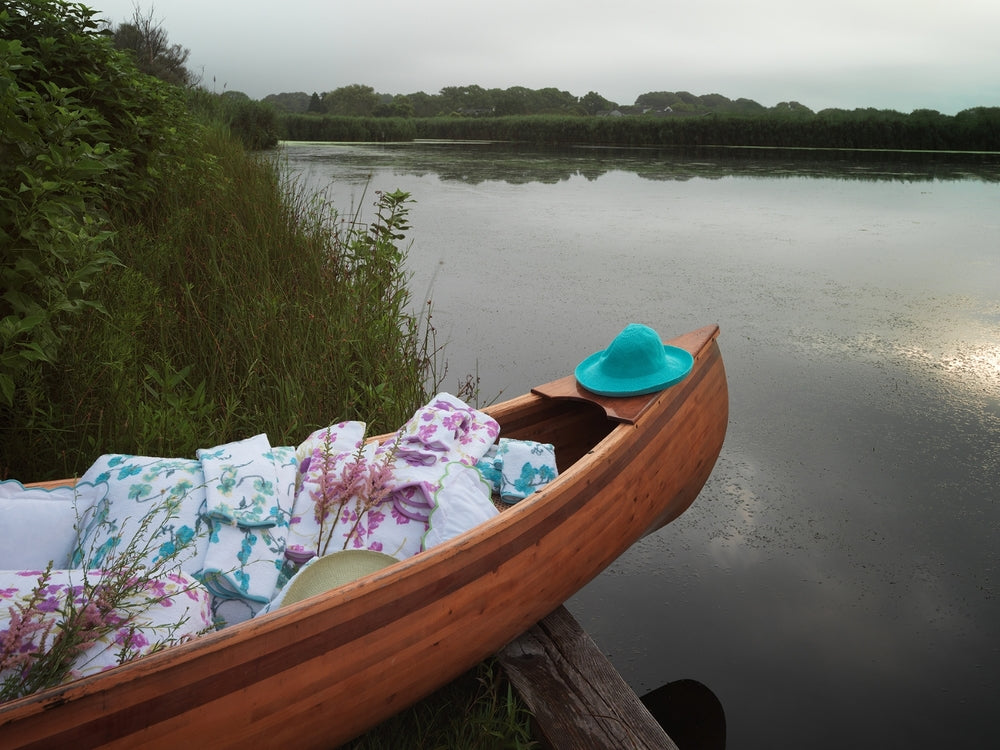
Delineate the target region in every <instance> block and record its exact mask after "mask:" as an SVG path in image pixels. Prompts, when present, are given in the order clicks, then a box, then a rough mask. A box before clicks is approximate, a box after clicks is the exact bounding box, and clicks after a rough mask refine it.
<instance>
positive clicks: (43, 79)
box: [0, 0, 181, 407]
mask: <svg viewBox="0 0 1000 750" xmlns="http://www.w3.org/2000/svg"><path fill="white" fill-rule="evenodd" d="M93 15H94V12H93V11H91V10H89V9H87V8H85V7H84V6H82V5H76V4H71V3H67V2H58V1H51V2H44V1H42V0H36V1H34V2H9V3H5V5H4V7H3V8H2V9H0V31H2V33H0V245H2V246H3V249H4V253H3V262H2V265H0V286H2V288H3V289H4V290H5V291H4V293H3V296H2V297H0V403H4V404H6V405H7V406H9V407H10V406H13V405H14V403H15V393H16V391H17V390H18V388H17V384H18V383H19V382H23V381H24V380H25V379H26V378H29V377H30V374H29V373H30V371H31V370H32V368H34V367H35V365H36V364H37V363H47V364H50V365H52V364H55V363H56V362H57V361H58V360H59V357H60V353H61V350H62V349H63V348H64V347H65V345H66V343H67V341H68V339H69V338H70V335H71V331H72V321H73V319H74V317H75V316H78V315H79V314H80V313H81V312H82V311H83V310H85V309H88V308H89V309H97V310H99V309H100V304H99V303H98V302H97V301H96V300H95V298H94V296H93V294H92V285H93V283H94V281H95V280H96V279H97V278H98V277H99V276H100V275H101V274H102V273H103V272H104V271H106V269H108V267H109V266H111V265H113V264H114V263H115V262H116V258H115V256H114V254H113V252H112V251H111V250H110V247H109V242H108V240H109V238H110V236H111V232H110V231H109V227H110V225H109V221H108V219H109V215H108V210H107V209H108V206H109V205H112V204H117V205H127V204H137V203H141V202H142V201H143V200H144V199H145V198H148V197H149V196H150V195H151V194H152V192H153V190H154V189H155V185H156V183H157V180H158V179H159V178H160V177H161V176H162V174H163V168H164V165H165V164H166V163H168V162H169V160H170V157H171V156H172V154H175V153H177V152H178V151H179V150H180V149H181V144H180V143H179V142H178V141H179V140H180V139H179V137H178V133H177V131H176V129H175V128H173V127H172V126H171V125H170V124H169V123H170V121H171V120H172V119H175V117H174V116H175V115H176V113H177V111H178V107H179V106H180V105H181V100H180V98H179V97H178V96H177V95H176V92H174V90H173V89H172V88H171V87H169V86H165V85H163V84H161V83H160V82H159V81H156V80H155V79H151V78H148V77H146V76H142V75H140V74H138V73H137V72H136V70H135V68H134V66H133V65H132V63H131V61H130V60H129V59H128V58H127V57H126V56H124V55H123V54H122V53H119V52H117V51H116V50H114V49H113V47H112V46H111V44H110V42H109V40H107V39H106V38H105V37H103V36H101V35H99V34H97V33H96V30H97V24H96V22H95V21H94V20H93ZM164 157H166V158H164Z"/></svg>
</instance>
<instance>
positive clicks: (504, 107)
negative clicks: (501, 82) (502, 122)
mask: <svg viewBox="0 0 1000 750" xmlns="http://www.w3.org/2000/svg"><path fill="white" fill-rule="evenodd" d="M491 93H492V94H493V102H494V107H495V114H496V115H497V116H498V117H504V116H507V115H526V114H528V112H529V99H530V97H531V93H532V92H531V91H529V90H528V89H526V88H524V86H512V87H510V88H509V89H507V90H505V91H501V90H500V89H492V90H491Z"/></svg>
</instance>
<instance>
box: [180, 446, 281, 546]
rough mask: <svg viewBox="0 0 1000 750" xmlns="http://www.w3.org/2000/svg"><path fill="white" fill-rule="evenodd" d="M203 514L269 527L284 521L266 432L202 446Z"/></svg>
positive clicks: (200, 453)
mask: <svg viewBox="0 0 1000 750" xmlns="http://www.w3.org/2000/svg"><path fill="white" fill-rule="evenodd" d="M197 455H198V459H199V460H200V461H201V468H202V471H203V472H204V474H205V500H206V507H205V515H207V516H208V517H209V518H212V519H215V520H218V521H221V522H222V523H225V524H229V525H237V524H238V525H240V526H245V527H249V526H265V527H271V526H275V525H278V524H281V523H285V522H287V519H286V518H285V515H286V513H287V511H288V510H290V508H288V507H287V505H286V507H285V508H284V509H283V508H282V507H281V505H280V499H279V497H278V493H279V489H278V486H277V484H278V472H277V470H276V468H275V466H274V454H273V453H272V452H271V444H270V443H269V442H268V440H267V435H255V436H254V437H252V438H247V439H246V440H240V441H238V442H235V443H227V444H226V445H221V446H218V447H216V448H208V449H206V448H202V449H200V450H199V451H198V453H197Z"/></svg>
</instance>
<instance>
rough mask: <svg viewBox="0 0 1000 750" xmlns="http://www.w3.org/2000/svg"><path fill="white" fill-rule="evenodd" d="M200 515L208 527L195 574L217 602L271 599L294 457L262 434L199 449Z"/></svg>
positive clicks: (291, 488)
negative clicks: (202, 493)
mask: <svg viewBox="0 0 1000 750" xmlns="http://www.w3.org/2000/svg"><path fill="white" fill-rule="evenodd" d="M198 459H199V460H200V461H201V467H202V471H203V473H204V475H205V506H204V509H203V516H204V517H205V518H206V519H207V520H208V521H209V522H210V523H211V525H212V530H211V536H210V537H209V544H208V549H207V550H206V552H205V558H204V563H203V566H202V569H201V571H200V573H199V575H198V577H199V578H200V579H201V581H202V582H203V583H204V584H205V586H207V587H208V589H209V590H210V591H211V592H212V594H213V595H215V596H216V597H218V598H220V599H246V600H249V601H251V602H260V603H265V602H268V601H270V599H271V596H272V595H273V594H274V589H275V586H276V585H277V582H278V574H279V573H280V571H281V566H282V554H283V552H284V550H285V543H286V537H287V535H288V522H289V517H290V516H291V510H292V502H293V498H294V487H295V473H296V459H295V456H294V452H293V451H292V449H291V448H272V447H271V444H270V443H269V442H268V440H267V436H266V435H255V436H254V437H252V438H247V439H246V440H239V441H237V442H234V443H227V444H225V445H220V446H217V447H215V448H211V449H202V450H199V451H198Z"/></svg>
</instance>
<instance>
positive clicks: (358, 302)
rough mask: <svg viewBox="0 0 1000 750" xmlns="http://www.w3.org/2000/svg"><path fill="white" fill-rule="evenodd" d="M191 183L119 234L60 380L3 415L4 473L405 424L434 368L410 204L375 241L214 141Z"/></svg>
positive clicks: (401, 202) (40, 473)
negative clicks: (348, 422)
mask: <svg viewBox="0 0 1000 750" xmlns="http://www.w3.org/2000/svg"><path fill="white" fill-rule="evenodd" d="M193 144H194V145H193V148H195V149H197V152H196V153H194V152H189V153H188V155H187V157H186V164H185V166H186V167H187V168H185V169H178V170H176V171H175V172H174V173H173V174H172V176H171V178H170V179H168V180H164V181H162V182H161V183H160V184H159V185H158V189H157V197H156V199H155V200H153V201H150V202H149V204H148V205H147V206H144V207H143V208H142V209H141V210H139V211H135V210H132V211H120V212H118V213H117V214H116V215H115V216H114V217H113V219H112V223H111V224H110V226H111V227H113V229H114V233H113V236H112V237H110V239H109V240H108V247H109V248H110V249H111V250H112V251H113V253H114V255H115V257H116V259H117V263H115V264H114V265H109V266H107V267H106V268H104V269H103V271H102V273H100V274H99V275H98V276H97V277H96V278H94V279H93V280H92V282H91V286H90V288H89V290H88V291H89V299H90V300H92V301H93V302H94V305H93V306H90V307H88V308H86V309H84V310H82V311H81V312H80V313H79V314H78V315H76V316H75V317H74V318H73V319H72V326H71V330H68V331H67V332H66V343H65V345H64V346H62V347H61V348H60V351H59V359H58V362H57V364H56V366H50V365H49V364H48V363H38V366H36V367H34V368H30V370H29V371H28V372H26V373H25V375H26V377H24V378H22V380H21V381H20V383H19V384H18V385H19V388H18V392H17V401H16V403H15V405H14V408H8V409H6V410H5V411H6V413H5V415H4V417H5V419H4V428H3V429H4V431H5V433H6V435H5V436H4V440H3V444H4V445H3V448H2V451H3V456H2V466H3V470H4V472H5V473H6V474H8V475H10V476H14V477H17V478H22V479H25V480H40V479H49V478H58V477H64V476H73V475H76V474H78V473H80V472H81V471H82V470H84V469H85V468H86V467H87V466H89V465H90V463H92V461H93V460H94V459H95V458H96V457H97V456H98V455H100V454H102V453H107V452H126V453H138V454H143V455H165V456H174V455H176V456H189V455H193V452H194V451H195V450H196V449H197V448H199V447H203V446H208V445H215V444H219V443H222V442H227V441H230V440H236V439H242V438H243V437H247V436H249V435H253V434H257V433H259V432H266V433H267V434H268V435H269V437H270V439H271V441H272V443H274V444H276V445H286V444H295V443H297V442H299V441H301V440H302V439H303V437H304V436H305V435H307V434H309V432H311V431H312V430H313V429H316V428H318V427H321V426H324V425H326V424H330V423H331V422H333V421H338V420H342V419H362V420H365V421H368V422H369V423H370V425H371V426H372V429H373V430H377V431H382V430H388V429H392V428H394V427H396V426H398V425H399V424H402V422H403V421H405V419H406V418H408V416H409V415H410V414H411V413H412V411H413V409H415V408H416V407H417V406H418V405H419V404H420V403H421V402H422V401H423V399H424V395H425V394H424V382H425V378H426V376H427V374H428V364H429V362H428V358H429V357H430V356H431V355H432V354H433V353H432V352H430V351H428V348H427V347H426V346H424V343H425V340H424V338H423V337H422V334H421V330H420V324H419V323H420V321H418V320H417V319H416V318H414V317H413V316H412V315H411V314H410V313H409V311H408V308H409V302H410V298H409V292H408V289H407V287H406V278H405V276H404V274H403V272H402V270H401V268H402V259H403V250H402V249H401V248H400V243H401V240H400V238H401V237H402V235H403V231H404V230H405V228H406V227H405V218H406V210H407V206H406V200H405V196H402V195H399V194H390V195H381V196H378V200H379V210H378V215H377V217H376V219H375V220H374V222H373V224H372V226H370V227H357V226H354V225H353V224H352V223H351V222H350V221H347V220H345V219H342V217H338V216H337V214H336V213H335V212H334V211H333V210H332V208H331V207H329V206H327V205H325V204H324V203H323V202H322V201H321V200H320V199H319V198H316V197H315V196H313V195H311V194H308V193H306V192H304V191H303V190H302V189H301V188H300V187H299V186H297V185H296V184H295V183H293V182H290V181H289V180H288V179H286V178H284V177H283V176H282V173H281V170H280V167H279V165H277V164H276V163H274V162H273V161H272V160H270V159H269V158H267V157H259V156H254V155H250V154H247V153H246V152H244V150H243V148H242V146H241V145H240V144H239V143H238V142H237V141H236V140H235V139H233V138H232V137H230V136H229V134H228V133H227V132H226V131H225V130H224V129H222V128H220V127H216V126H211V125H206V126H203V127H202V128H201V132H200V134H199V135H198V137H197V138H196V139H195V140H194V141H193Z"/></svg>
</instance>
